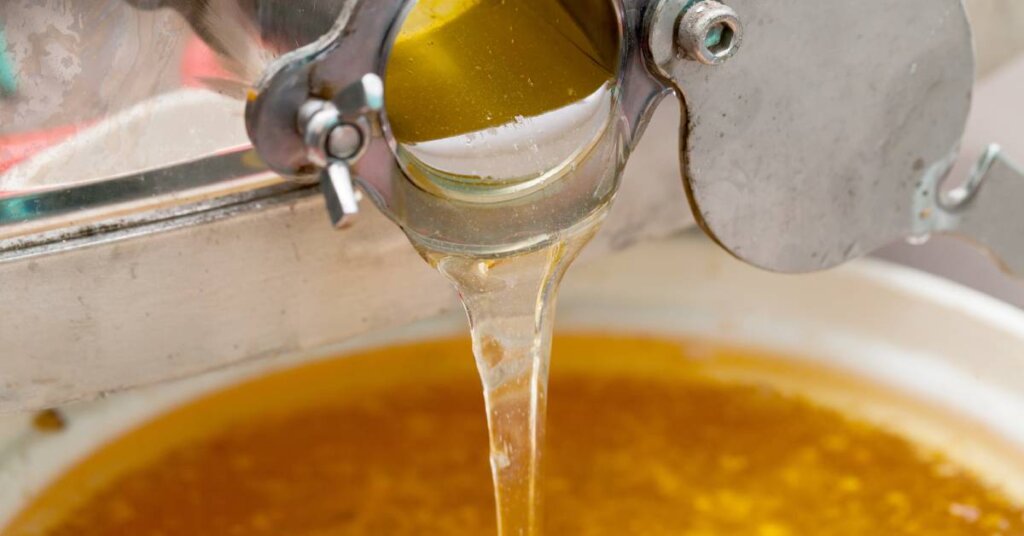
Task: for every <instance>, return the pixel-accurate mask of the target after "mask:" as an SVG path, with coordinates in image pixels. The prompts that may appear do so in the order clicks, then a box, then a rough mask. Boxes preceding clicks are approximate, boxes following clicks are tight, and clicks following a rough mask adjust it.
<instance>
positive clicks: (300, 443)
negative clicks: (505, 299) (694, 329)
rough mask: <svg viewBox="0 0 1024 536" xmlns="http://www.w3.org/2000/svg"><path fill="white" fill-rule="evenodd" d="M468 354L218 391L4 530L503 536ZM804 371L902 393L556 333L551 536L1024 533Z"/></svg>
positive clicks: (430, 347) (994, 493)
mask: <svg viewBox="0 0 1024 536" xmlns="http://www.w3.org/2000/svg"><path fill="white" fill-rule="evenodd" d="M469 352H470V349H469V345H468V343H467V342H465V341H463V340H456V341H440V342H430V343H422V344H413V345H409V346H400V347H393V348H385V349H382V350H376V351H369V352H365V353H362V354H358V355H355V356H351V357H347V358H344V359H335V360H329V361H325V362H320V363H315V364H309V365H304V366H301V367H298V368H296V369H293V370H288V371H284V372H280V373H275V374H271V375H269V376H266V377H263V378H260V379H257V380H254V381H251V382H249V383H245V384H242V385H240V386H238V387H234V388H230V389H228V390H226V391H223V392H220V393H217V394H214V395H211V396H208V397H206V398H204V399H201V400H198V401H196V402H193V403H191V404H189V405H187V406H185V407H182V408H180V409H177V410H175V411H173V412H171V413H169V414H167V415H165V416H163V417H160V418H158V419H156V420H155V421H153V422H151V423H149V424H146V425H144V426H142V427H140V428H138V429H136V430H134V431H132V432H130V433H128V434H126V435H125V436H123V437H121V438H120V439H117V440H115V441H113V442H112V443H110V444H109V445H107V446H106V447H104V448H103V449H101V450H100V451H98V452H97V453H95V454H93V455H92V456H90V457H89V458H88V459H86V460H85V461H83V462H82V463H81V464H79V465H78V466H77V467H75V468H74V469H72V470H71V471H70V472H68V473H67V474H66V475H65V476H64V477H62V478H61V479H60V480H58V481H57V482H56V483H54V484H53V485H52V486H50V487H49V488H48V489H46V490H45V491H44V492H43V493H42V494H40V495H39V496H38V497H37V498H36V499H35V501H34V502H33V503H32V505H30V506H29V507H28V508H27V509H26V510H25V511H24V512H23V513H22V514H21V515H20V516H19V517H18V518H17V519H16V520H15V521H14V522H13V523H12V524H11V525H10V526H8V527H7V528H6V529H5V530H3V532H2V534H3V535H4V536H24V535H29V534H32V535H47V536H64V535H68V536H70V535H74V536H115V535H116V536H124V535H131V536H157V535H160V536H186V535H187V536H226V535H262V534H266V535H289V536H342V535H345V536H357V535H374V536H381V535H423V534H446V535H461V534H467V535H468V534H472V535H484V534H494V531H495V528H494V527H495V518H494V504H493V495H492V491H491V482H490V474H489V470H488V461H487V452H486V449H484V448H483V445H486V442H487V430H486V423H485V420H484V417H483V416H484V408H483V403H482V400H481V397H480V387H479V378H478V377H477V376H476V373H475V371H474V369H473V367H472V363H471V361H470V360H469V359H467V355H468V354H469ZM769 370H770V371H772V372H771V374H768V373H766V372H765V371H769ZM737 371H738V372H737ZM783 376H785V377H793V378H795V377H802V378H805V379H807V380H809V382H810V383H820V382H824V383H828V384H829V387H830V389H832V390H836V391H841V390H845V391H850V392H858V393H863V396H871V397H873V398H874V399H877V400H889V398H887V397H888V395H886V394H883V393H882V392H881V391H880V389H879V388H877V387H873V386H865V385H863V384H860V383H857V381H855V380H852V379H849V378H845V379H842V380H836V377H837V376H836V375H834V374H833V375H831V376H829V375H828V374H827V373H826V372H823V371H815V370H813V369H808V368H807V367H806V366H805V365H796V364H790V363H788V362H786V361H784V360H779V359H778V358H776V357H772V356H762V355H759V354H757V353H755V352H750V351H743V350H736V349H731V348H727V347H722V346H714V345H708V344H706V343H700V342H695V341H693V342H687V341H669V340H658V339H649V338H643V337H611V336H572V337H561V338H559V339H557V340H556V341H555V345H554V362H553V369H552V378H551V388H550V400H551V403H550V410H549V414H548V419H549V425H550V426H549V433H548V441H547V451H546V456H547V463H546V472H547V478H546V481H545V483H546V491H547V501H548V508H547V516H546V518H547V522H546V528H547V531H548V533H550V534H559V535H594V536H597V535H609V536H621V535H629V534H636V535H645V536H658V535H673V536H679V535H687V536H712V535H713V536H721V535H757V536H785V535H807V534H814V535H858V536H862V535H914V534H920V535H928V536H944V535H984V536H992V535H1004V536H1011V535H1019V534H1024V518H1022V515H1024V510H1022V509H1021V507H1020V505H1019V504H1014V502H1013V501H1011V500H1010V499H1009V498H1008V497H1007V496H1006V495H1004V494H1003V493H1001V492H1000V491H999V490H997V489H995V488H993V487H991V486H989V485H987V484H986V483H985V482H983V481H982V480H981V479H979V478H977V477H975V476H973V475H972V474H971V473H970V472H968V471H966V470H964V469H963V468H962V467H960V466H959V465H958V464H957V463H955V462H954V461H953V460H951V459H947V458H946V457H945V456H943V455H942V454H941V453H936V452H931V451H929V450H927V449H924V448H922V447H920V446H918V445H916V444H915V443H914V442H912V441H908V440H907V439H906V438H902V437H899V436H898V435H895V434H893V433H891V432H889V431H886V430H883V429H881V428H879V427H876V426H874V425H871V424H868V423H866V422H863V421H861V420H858V419H857V418H855V417H852V416H846V415H843V414H841V413H837V412H836V411H834V410H832V409H826V408H825V407H824V406H820V405H817V404H815V403H813V402H811V401H809V400H808V399H806V398H803V397H801V396H795V395H793V394H789V393H788V392H786V391H784V390H780V389H776V388H773V387H772V385H773V380H772V379H771V378H770V377H783ZM759 378H760V379H759ZM891 400H892V401H893V403H894V404H896V403H897V402H895V401H897V400H900V398H899V397H898V396H895V395H893V396H892V397H891ZM950 422H952V421H950ZM73 425H74V424H73V423H72V426H73ZM979 441H980V439H979Z"/></svg>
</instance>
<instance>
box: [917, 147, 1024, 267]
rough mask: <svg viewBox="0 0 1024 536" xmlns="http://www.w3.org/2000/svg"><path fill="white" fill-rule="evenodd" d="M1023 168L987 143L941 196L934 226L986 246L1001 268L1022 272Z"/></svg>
mask: <svg viewBox="0 0 1024 536" xmlns="http://www.w3.org/2000/svg"><path fill="white" fill-rule="evenodd" d="M1022 205H1024V169H1022V168H1020V167H1018V166H1017V165H1016V164H1014V163H1013V162H1011V161H1010V160H1009V159H1008V158H1007V157H1006V155H1005V154H1003V152H1002V149H1001V148H1000V147H999V146H998V145H990V146H989V148H988V150H987V151H986V152H985V155H984V156H982V158H981V160H979V161H978V164H977V165H975V167H974V170H973V171H972V172H971V176H970V178H969V179H968V181H967V182H966V183H965V184H963V185H962V186H960V187H958V188H956V189H955V190H953V191H951V192H950V193H949V194H947V195H945V196H940V198H939V200H938V208H939V212H940V214H939V215H938V218H937V219H936V222H935V223H936V225H935V227H936V228H935V230H936V231H939V232H945V233H950V234H957V235H962V236H964V237H965V238H968V239H970V240H972V241H974V242H977V243H978V244H979V245H981V246H983V247H985V248H986V249H988V250H989V251H990V252H991V253H992V254H993V256H995V257H997V260H998V261H999V262H1000V264H1001V265H1002V267H1003V269H1004V270H1006V271H1007V272H1010V273H1012V274H1014V275H1017V276H1024V211H1022V210H1021V206H1022Z"/></svg>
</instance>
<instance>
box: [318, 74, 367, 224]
mask: <svg viewBox="0 0 1024 536" xmlns="http://www.w3.org/2000/svg"><path fill="white" fill-rule="evenodd" d="M383 94H384V85H383V83H382V82H381V80H380V78H379V77H377V76H376V75H372V74H371V75H366V76H364V77H363V78H362V79H361V80H360V81H359V82H357V83H355V84H353V85H351V86H349V87H347V88H345V89H344V90H342V91H341V92H339V93H338V94H337V95H336V96H335V97H334V99H333V101H326V100H322V99H310V100H308V101H306V103H305V104H303V105H302V107H301V108H300V109H299V117H298V120H299V121H298V128H299V132H301V133H302V137H303V140H304V141H305V144H306V148H307V156H308V158H309V160H310V162H312V163H313V164H314V165H316V166H317V167H319V168H320V189H321V191H322V192H323V194H324V197H325V198H326V200H327V212H328V214H329V215H330V217H331V223H332V224H333V225H334V227H335V228H337V229H340V228H343V227H345V226H347V225H348V224H349V223H350V222H351V218H352V216H355V215H356V214H357V213H358V212H359V198H360V196H359V192H357V191H356V188H355V184H354V177H353V174H352V169H351V167H350V166H349V164H350V163H351V162H354V161H356V160H357V159H359V157H360V156H362V154H363V152H364V151H365V150H366V146H367V139H368V138H369V136H370V132H369V131H370V118H369V116H371V115H373V114H375V113H377V112H378V111H380V109H381V108H383Z"/></svg>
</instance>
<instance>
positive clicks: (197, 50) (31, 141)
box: [0, 36, 229, 197]
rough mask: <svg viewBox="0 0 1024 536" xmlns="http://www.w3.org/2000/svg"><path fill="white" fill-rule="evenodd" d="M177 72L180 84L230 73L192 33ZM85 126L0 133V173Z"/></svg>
mask: <svg viewBox="0 0 1024 536" xmlns="http://www.w3.org/2000/svg"><path fill="white" fill-rule="evenodd" d="M180 73H181V85H182V86H185V87H204V82H203V80H204V79H207V78H228V77H229V75H228V72H227V71H225V70H224V69H223V68H222V67H221V65H220V60H219V59H218V58H217V54H216V53H214V52H213V51H212V50H210V48H209V47H208V46H206V43H204V42H203V41H202V40H201V39H199V38H198V37H194V36H193V37H192V38H191V39H190V40H189V41H188V43H187V44H186V45H185V50H184V52H183V53H182V58H181V71H180ZM86 126H88V123H84V124H80V125H64V126H59V127H55V128H51V129H47V130H38V131H35V132H23V133H19V134H10V135H7V136H0V173H3V172H5V171H7V170H8V169H10V168H12V167H14V166H15V165H16V164H18V163H20V162H22V161H24V160H26V159H28V158H30V157H31V156H33V155H35V154H36V153H38V152H40V151H42V150H44V149H46V148H48V147H52V146H54V145H57V144H59V143H61V142H62V141H64V140H66V139H67V138H69V137H70V136H72V135H74V134H75V133H76V132H78V131H79V130H81V129H83V128H85V127H86ZM14 193H17V192H4V191H3V190H0V197H3V196H5V195H12V194H14Z"/></svg>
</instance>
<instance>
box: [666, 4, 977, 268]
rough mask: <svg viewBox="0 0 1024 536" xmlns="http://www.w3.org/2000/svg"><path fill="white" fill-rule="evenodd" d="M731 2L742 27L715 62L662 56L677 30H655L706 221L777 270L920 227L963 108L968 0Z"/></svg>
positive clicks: (717, 234)
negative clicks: (926, 191)
mask: <svg viewBox="0 0 1024 536" xmlns="http://www.w3.org/2000/svg"><path fill="white" fill-rule="evenodd" d="M673 1H676V0H665V2H666V3H670V2H673ZM728 4H729V7H730V8H732V9H733V10H735V12H736V13H737V14H738V16H739V18H741V19H742V20H743V21H744V25H745V35H746V37H745V42H744V48H743V51H742V53H740V54H737V55H736V56H734V57H733V58H732V59H730V60H729V61H728V62H727V63H724V64H722V65H719V66H716V67H714V68H710V67H707V66H705V65H703V64H701V63H698V62H694V61H675V60H673V59H672V58H670V57H667V56H658V55H656V54H657V53H658V51H664V50H666V47H670V46H671V43H672V40H673V38H674V37H675V36H674V34H673V33H672V32H670V31H669V30H668V29H667V28H660V27H653V28H651V32H650V34H649V35H650V39H651V54H652V61H654V62H656V63H657V64H658V65H659V66H662V68H663V69H664V70H666V72H668V73H669V74H670V75H671V76H670V81H671V82H672V83H673V84H674V85H675V86H676V88H677V90H678V91H679V93H680V94H681V95H682V96H683V98H684V99H685V101H686V108H687V111H688V117H687V118H686V125H685V127H684V131H685V141H684V144H683V154H682V161H683V166H684V176H685V177H684V179H685V183H686V187H687V190H688V193H689V196H690V201H691V204H692V206H693V209H694V214H695V216H696V217H697V218H698V220H699V221H700V223H701V224H702V226H703V227H704V229H705V230H707V231H708V232H709V233H710V234H711V235H712V236H713V237H714V238H715V239H716V240H717V241H718V242H719V243H720V244H721V245H722V246H724V247H725V248H726V249H727V250H729V251H730V252H731V253H732V254H733V255H735V256H737V257H739V258H740V259H742V260H745V261H747V262H749V263H751V264H754V265H756V266H760V267H763V268H767V269H770V270H775V271H782V272H808V271H815V270H820V269H824V268H828V267H832V266H836V265H838V264H841V263H843V262H845V261H847V260H850V259H853V258H856V257H858V256H861V255H863V254H866V253H868V252H870V251H872V250H874V249H876V248H878V247H880V246H882V245H884V244H886V243H889V242H891V241H893V240H896V239H899V238H901V237H904V236H908V235H911V234H913V233H914V232H915V229H914V226H915V223H914V222H915V219H916V213H915V209H916V207H917V200H916V198H915V196H916V195H918V194H917V192H918V185H919V183H921V182H922V181H924V180H925V179H926V178H928V177H930V176H934V175H936V174H938V176H940V177H941V176H942V175H943V174H945V173H946V171H947V170H946V169H939V168H940V167H941V164H943V163H945V162H949V160H950V157H951V155H955V154H956V152H957V149H958V145H959V142H960V138H961V136H962V134H963V131H964V125H965V120H966V117H967V111H968V108H969V103H970V95H971V90H972V86H973V81H974V70H973V65H974V63H973V55H972V49H971V36H970V28H969V25H968V22H967V18H966V15H965V13H964V9H963V5H962V2H961V0H904V1H900V2H891V1H889V0H864V1H858V2H848V1H846V0H834V1H817V2H807V1H805V0H772V1H770V2H767V1H764V0H729V2H728ZM663 5H665V4H663ZM659 60H661V61H659ZM666 67H667V69H666Z"/></svg>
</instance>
